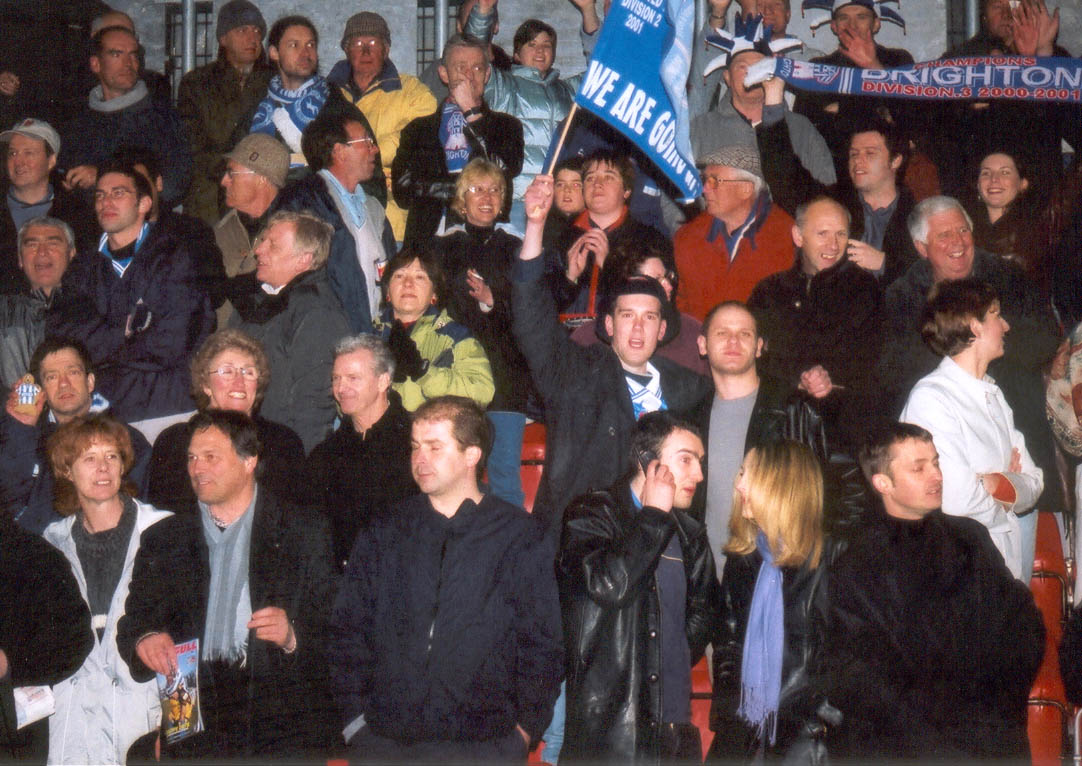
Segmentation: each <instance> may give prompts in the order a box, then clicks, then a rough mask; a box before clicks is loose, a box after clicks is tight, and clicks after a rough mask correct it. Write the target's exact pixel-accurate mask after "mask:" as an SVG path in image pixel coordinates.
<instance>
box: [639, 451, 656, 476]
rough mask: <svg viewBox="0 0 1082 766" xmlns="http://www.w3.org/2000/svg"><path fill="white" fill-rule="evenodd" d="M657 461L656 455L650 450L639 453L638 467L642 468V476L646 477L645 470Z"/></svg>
mask: <svg viewBox="0 0 1082 766" xmlns="http://www.w3.org/2000/svg"><path fill="white" fill-rule="evenodd" d="M655 460H657V453H656V452H654V451H653V450H652V449H644V450H642V451H641V452H639V467H641V468H642V472H643V475H646V469H647V468H649V467H650V464H651V463H653V462H654V461H655Z"/></svg>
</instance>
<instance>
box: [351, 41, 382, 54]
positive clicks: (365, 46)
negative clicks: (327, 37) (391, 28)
mask: <svg viewBox="0 0 1082 766" xmlns="http://www.w3.org/2000/svg"><path fill="white" fill-rule="evenodd" d="M382 45H383V42H382V41H381V40H372V41H370V42H365V41H364V40H362V39H360V38H357V39H356V40H354V41H353V42H351V43H350V44H349V47H350V48H352V49H353V50H355V51H361V52H362V53H371V52H372V51H374V50H376V48H379V47H381V46H382Z"/></svg>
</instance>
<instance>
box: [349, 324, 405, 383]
mask: <svg viewBox="0 0 1082 766" xmlns="http://www.w3.org/2000/svg"><path fill="white" fill-rule="evenodd" d="M354 351H368V352H369V353H371V354H372V371H373V372H374V373H375V374H376V375H377V376H379V375H382V374H383V373H387V374H388V375H390V376H391V377H392V378H393V377H394V355H393V354H391V350H390V349H389V348H387V344H386V343H384V342H383V341H382V340H381V339H380V337H379V336H378V335H370V334H368V333H361V334H360V335H347V336H346V337H344V338H342V339H341V340H340V341H338V343H337V344H335V347H334V358H335V359H338V357H340V356H344V355H346V354H352V353H353V352H354Z"/></svg>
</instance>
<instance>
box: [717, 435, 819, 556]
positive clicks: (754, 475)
mask: <svg viewBox="0 0 1082 766" xmlns="http://www.w3.org/2000/svg"><path fill="white" fill-rule="evenodd" d="M746 465H747V471H748V474H749V476H748V497H747V501H746V502H747V504H748V506H750V507H751V508H754V509H755V515H756V517H757V519H758V522H759V523H756V521H753V520H751V519H745V518H744V513H743V510H744V503H745V500H744V498H743V497H741V495H740V494H738V493H734V495H733V511H732V515H731V516H730V518H729V542H728V544H727V545H726V546H725V551H726V552H727V553H737V554H748V553H751V552H752V551H754V550H755V543H756V541H755V538H756V537H757V536H758V534H759V532H760V531H761V532H762V533H763V534H764V535H765V536H766V540H767V544H768V545H769V546H770V550H771V552H772V553H773V554H774V563H775V564H777V565H778V566H802V565H805V564H806V565H807V566H808V567H809V568H810V569H815V568H816V567H817V566H819V557H820V555H821V554H822V551H823V474H822V472H821V471H820V469H819V461H818V460H816V458H815V455H814V454H813V453H812V451H811V450H810V449H809V448H808V447H806V446H805V445H803V444H800V443H799V442H795V441H779V442H774V443H772V444H765V445H763V446H761V447H755V448H754V449H752V450H751V451H750V452H749V453H748V457H747V460H746Z"/></svg>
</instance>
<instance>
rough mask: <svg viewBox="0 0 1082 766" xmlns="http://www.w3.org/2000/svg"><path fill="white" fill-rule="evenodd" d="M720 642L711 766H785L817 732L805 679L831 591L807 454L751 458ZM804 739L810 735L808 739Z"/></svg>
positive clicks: (794, 448) (767, 452)
mask: <svg viewBox="0 0 1082 766" xmlns="http://www.w3.org/2000/svg"><path fill="white" fill-rule="evenodd" d="M729 535H730V537H729V543H728V544H727V545H726V547H725V551H726V553H727V554H728V556H727V557H726V561H725V572H724V575H723V576H722V580H721V590H722V620H721V622H720V629H719V635H718V637H717V638H716V639H715V642H714V699H713V703H712V705H711V710H710V728H711V729H713V730H714V732H715V736H714V743H713V745H712V746H711V748H710V753H709V754H708V757H707V760H708V761H714V762H727V763H728V762H732V761H734V760H736V761H739V760H747V761H751V760H753V759H755V758H756V756H757V754H763V755H766V756H767V757H768V758H769V757H771V756H776V757H779V758H780V757H783V756H784V755H785V754H786V753H788V752H790V751H792V749H793V748H794V746H801V747H806V746H808V743H807V742H806V741H805V739H804V737H807V736H808V734H809V732H810V731H811V730H813V729H814V727H808V726H806V724H807V723H809V722H812V723H814V718H815V711H816V708H817V707H818V704H817V700H816V699H815V694H814V692H813V690H812V689H811V687H810V685H809V683H808V671H809V668H810V666H811V663H812V662H813V660H814V659H815V657H816V654H817V652H818V649H819V643H818V639H819V635H818V633H819V631H818V630H817V621H816V614H817V612H816V606H817V597H818V596H819V594H820V592H821V591H822V589H823V588H824V586H825V566H824V558H826V553H825V549H827V548H829V547H831V546H829V545H828V543H827V542H826V541H825V540H824V537H823V478H822V473H821V471H820V467H819V463H818V461H817V460H816V458H815V455H814V454H813V453H812V451H811V450H810V449H808V447H806V446H805V445H803V444H800V443H798V442H794V441H779V442H774V443H770V444H765V445H762V446H759V447H756V448H754V449H752V450H751V451H749V452H748V454H747V456H746V457H745V458H744V464H743V465H742V466H741V468H740V472H739V473H738V474H737V479H736V486H735V494H734V496H733V514H732V517H731V518H730V520H729ZM802 735H803V736H802Z"/></svg>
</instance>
